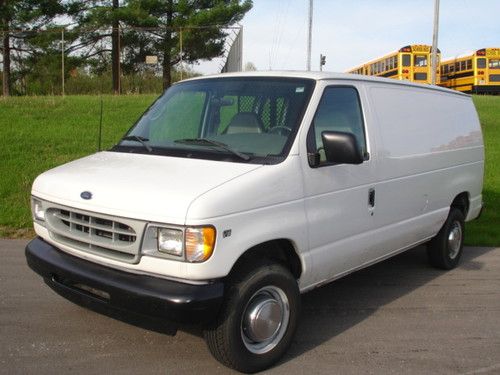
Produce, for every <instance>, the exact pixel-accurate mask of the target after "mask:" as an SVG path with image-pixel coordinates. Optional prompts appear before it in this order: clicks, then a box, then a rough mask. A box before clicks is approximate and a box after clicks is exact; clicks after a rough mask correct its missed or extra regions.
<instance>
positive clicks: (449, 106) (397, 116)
mask: <svg viewBox="0 0 500 375" xmlns="http://www.w3.org/2000/svg"><path fill="white" fill-rule="evenodd" d="M369 93H370V101H371V106H372V108H373V110H374V112H375V116H376V126H377V130H378V132H377V134H378V139H377V144H378V145H379V149H378V151H379V154H378V156H379V168H378V174H379V183H378V184H377V207H376V215H377V227H379V228H384V227H387V226H391V225H393V224H394V223H398V222H405V221H407V222H408V225H410V226H411V227H408V228H403V230H399V231H394V232H392V233H391V234H390V238H387V239H386V242H385V243H384V245H383V246H381V247H380V248H379V250H378V255H382V254H383V253H384V252H386V251H388V250H390V248H400V247H404V246H405V245H406V244H407V241H408V233H413V236H412V237H413V238H414V239H415V237H420V238H421V240H425V239H426V238H428V237H429V236H433V235H435V234H436V233H437V232H438V231H439V229H440V227H441V226H442V224H443V222H444V220H445V219H446V216H447V210H448V208H449V207H450V204H451V202H452V201H453V199H454V198H455V197H456V196H457V195H458V194H460V193H462V192H467V193H468V195H469V197H470V200H471V204H472V205H474V207H472V209H473V210H476V209H477V206H478V205H480V204H481V189H482V183H483V169H484V147H483V140H482V135H481V129H480V124H479V121H478V118H477V113H476V111H475V108H474V105H473V103H472V100H471V98H470V97H467V96H464V95H457V94H452V93H445V92H442V91H433V90H428V89H420V88H414V87H413V88H406V87H397V86H388V85H387V86H382V85H376V84H375V85H373V86H372V87H370V89H369ZM426 215H430V216H431V217H434V218H435V220H418V218H423V217H424V216H426ZM470 218H471V215H469V219H470ZM415 220H416V221H419V224H418V225H415V224H416V223H415V222H414V221H415ZM381 245H382V244H381Z"/></svg>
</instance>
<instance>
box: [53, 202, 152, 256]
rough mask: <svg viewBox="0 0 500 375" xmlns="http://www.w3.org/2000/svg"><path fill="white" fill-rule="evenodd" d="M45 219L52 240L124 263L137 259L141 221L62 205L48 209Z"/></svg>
mask: <svg viewBox="0 0 500 375" xmlns="http://www.w3.org/2000/svg"><path fill="white" fill-rule="evenodd" d="M45 217H46V222H47V227H48V229H49V231H50V235H51V237H52V239H53V240H54V241H57V242H59V243H62V244H64V245H67V246H70V247H72V248H75V249H78V250H82V251H86V252H89V253H93V254H97V255H101V256H105V257H108V258H112V259H116V260H120V261H124V262H129V263H136V262H138V260H139V250H140V247H139V246H140V238H141V235H142V232H143V230H144V227H145V224H144V223H143V222H140V221H136V220H130V219H124V218H115V217H111V216H108V215H102V214H95V213H92V212H87V211H81V210H75V209H73V208H68V207H63V206H58V207H50V208H48V209H47V210H46V216H45Z"/></svg>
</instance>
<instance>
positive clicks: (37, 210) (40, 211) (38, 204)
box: [31, 198, 45, 221]
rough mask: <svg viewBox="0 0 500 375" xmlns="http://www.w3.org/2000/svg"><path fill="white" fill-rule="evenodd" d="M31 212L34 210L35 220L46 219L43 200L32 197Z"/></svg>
mask: <svg viewBox="0 0 500 375" xmlns="http://www.w3.org/2000/svg"><path fill="white" fill-rule="evenodd" d="M31 212H33V217H34V218H35V220H38V221H45V209H44V208H43V204H42V201H41V200H39V199H36V198H31Z"/></svg>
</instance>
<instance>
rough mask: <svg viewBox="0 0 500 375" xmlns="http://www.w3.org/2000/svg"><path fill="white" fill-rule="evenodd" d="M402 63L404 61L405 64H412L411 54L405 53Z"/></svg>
mask: <svg viewBox="0 0 500 375" xmlns="http://www.w3.org/2000/svg"><path fill="white" fill-rule="evenodd" d="M402 63H403V66H411V56H410V55H407V54H404V55H403V61H402Z"/></svg>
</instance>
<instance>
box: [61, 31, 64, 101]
mask: <svg viewBox="0 0 500 375" xmlns="http://www.w3.org/2000/svg"><path fill="white" fill-rule="evenodd" d="M64 48H65V47H64V29H62V30H61V95H62V96H64V94H65V89H64V83H65V82H64Z"/></svg>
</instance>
